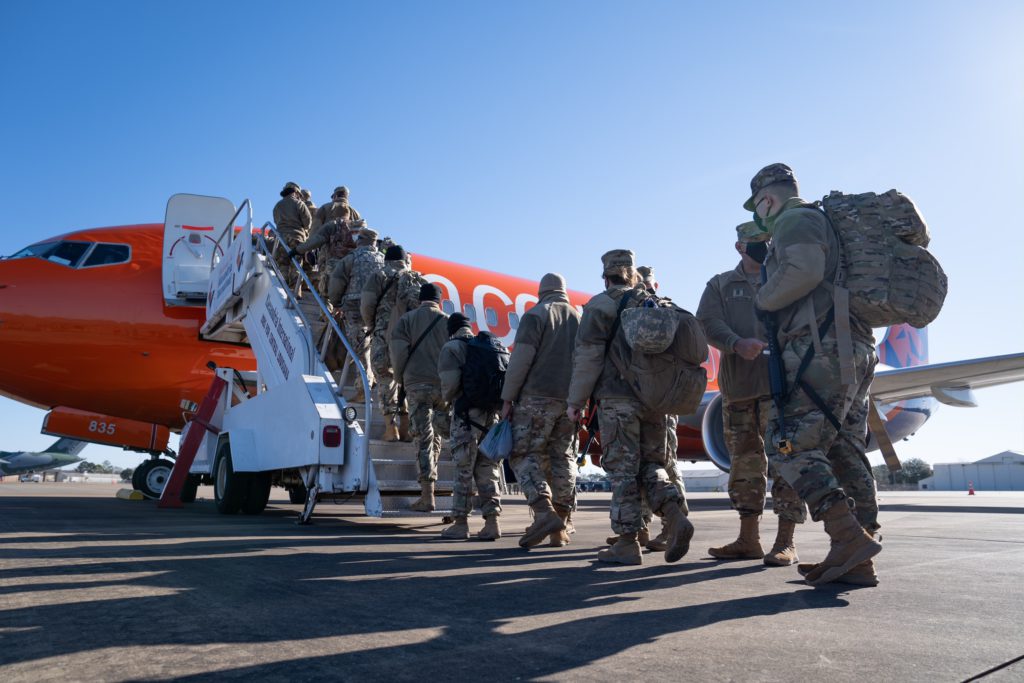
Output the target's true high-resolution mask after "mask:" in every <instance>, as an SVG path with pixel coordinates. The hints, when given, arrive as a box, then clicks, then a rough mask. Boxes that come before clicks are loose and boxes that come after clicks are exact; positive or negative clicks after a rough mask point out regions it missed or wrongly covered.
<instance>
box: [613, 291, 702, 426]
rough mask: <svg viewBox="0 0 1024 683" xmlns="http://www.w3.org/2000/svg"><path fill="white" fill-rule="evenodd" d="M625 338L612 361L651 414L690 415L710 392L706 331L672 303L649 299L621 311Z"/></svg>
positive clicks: (688, 314)
mask: <svg viewBox="0 0 1024 683" xmlns="http://www.w3.org/2000/svg"><path fill="white" fill-rule="evenodd" d="M621 320H622V322H621V325H622V340H623V342H624V343H621V342H620V343H619V344H618V345H617V347H616V349H615V352H613V353H612V354H611V358H612V362H613V363H615V367H616V368H617V369H618V370H619V373H620V374H621V375H622V378H623V379H624V380H625V381H626V383H627V384H629V386H630V388H631V389H632V390H633V393H634V394H636V397H637V398H638V399H640V402H641V403H643V404H644V406H646V407H647V408H648V409H649V410H650V411H651V412H653V413H661V414H665V415H689V414H690V413H692V412H694V411H695V410H696V409H697V407H698V406H700V401H701V398H702V397H703V396H704V390H705V389H706V388H707V384H708V375H707V371H706V370H705V369H704V368H703V367H701V363H703V362H704V361H705V360H707V356H708V342H707V338H706V337H705V336H704V328H703V327H701V324H700V322H699V321H698V320H697V319H696V318H695V317H694V316H693V314H691V313H690V312H689V311H686V310H684V309H682V308H680V307H679V306H676V305H675V304H674V303H672V301H671V300H670V299H659V298H658V297H650V298H648V299H647V300H645V301H644V302H643V303H641V304H640V305H639V306H637V307H635V308H628V309H626V310H624V311H623V312H622V315H621Z"/></svg>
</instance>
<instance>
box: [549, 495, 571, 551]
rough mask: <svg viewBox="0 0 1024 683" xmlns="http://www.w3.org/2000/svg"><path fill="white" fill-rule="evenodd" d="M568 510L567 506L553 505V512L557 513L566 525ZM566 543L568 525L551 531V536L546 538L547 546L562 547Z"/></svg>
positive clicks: (567, 543) (567, 542) (567, 541)
mask: <svg viewBox="0 0 1024 683" xmlns="http://www.w3.org/2000/svg"><path fill="white" fill-rule="evenodd" d="M570 512H571V510H570V509H569V508H567V507H563V506H561V505H555V514H556V515H558V517H559V518H560V519H561V520H562V523H563V524H566V525H567V520H568V519H569V513H570ZM567 545H569V530H568V525H567V526H566V528H565V529H561V530H560V531H553V532H551V537H550V539H549V540H548V546H550V547H552V548H563V547H565V546H567Z"/></svg>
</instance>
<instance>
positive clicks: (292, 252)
mask: <svg viewBox="0 0 1024 683" xmlns="http://www.w3.org/2000/svg"><path fill="white" fill-rule="evenodd" d="M298 255H299V252H297V251H295V250H294V249H289V250H288V258H291V259H293V258H295V257H296V256H298Z"/></svg>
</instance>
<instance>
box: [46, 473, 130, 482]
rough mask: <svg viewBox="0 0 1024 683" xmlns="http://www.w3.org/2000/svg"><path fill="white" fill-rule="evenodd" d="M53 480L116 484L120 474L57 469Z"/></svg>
mask: <svg viewBox="0 0 1024 683" xmlns="http://www.w3.org/2000/svg"><path fill="white" fill-rule="evenodd" d="M54 481H66V482H71V483H79V484H83V483H84V484H117V483H119V482H120V481H121V475H120V474H101V473H99V472H77V471H74V470H71V471H66V470H57V478H56V479H55V480H54Z"/></svg>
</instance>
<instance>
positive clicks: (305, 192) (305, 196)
mask: <svg viewBox="0 0 1024 683" xmlns="http://www.w3.org/2000/svg"><path fill="white" fill-rule="evenodd" d="M300 192H301V193H302V198H303V199H311V198H312V197H313V193H311V192H310V191H309V190H307V189H306V188H302V189H301V190H300Z"/></svg>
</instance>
